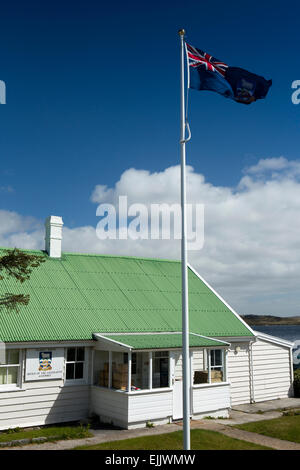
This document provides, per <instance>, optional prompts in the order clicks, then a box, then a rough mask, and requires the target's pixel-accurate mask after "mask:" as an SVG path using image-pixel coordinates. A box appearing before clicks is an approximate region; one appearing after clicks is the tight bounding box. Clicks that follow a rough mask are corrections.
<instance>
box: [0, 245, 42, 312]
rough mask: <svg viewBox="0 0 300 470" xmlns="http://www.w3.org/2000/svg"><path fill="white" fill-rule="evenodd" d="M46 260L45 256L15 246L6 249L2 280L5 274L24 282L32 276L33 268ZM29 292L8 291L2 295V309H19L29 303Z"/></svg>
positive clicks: (1, 265) (1, 263)
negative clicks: (14, 292) (16, 292)
mask: <svg viewBox="0 0 300 470" xmlns="http://www.w3.org/2000/svg"><path fill="white" fill-rule="evenodd" d="M44 261H46V259H45V257H44V256H41V255H32V254H28V253H26V252H24V251H21V250H18V249H17V248H14V249H13V250H4V255H2V256H1V257H0V281H1V280H3V279H4V276H3V275H2V274H4V275H6V276H9V277H13V278H15V279H16V280H17V281H19V282H21V283H23V282H24V281H27V280H28V279H29V278H30V275H31V273H32V270H33V269H34V268H37V267H39V266H40V264H41V263H43V262H44ZM29 299H30V296H29V294H12V293H11V292H6V293H5V294H4V295H1V296H0V309H1V308H6V309H8V310H10V311H12V310H15V311H18V309H19V306H21V305H28V303H29Z"/></svg>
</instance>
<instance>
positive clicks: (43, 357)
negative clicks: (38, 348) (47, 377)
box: [39, 351, 52, 371]
mask: <svg viewBox="0 0 300 470" xmlns="http://www.w3.org/2000/svg"><path fill="white" fill-rule="evenodd" d="M39 359H40V366H39V370H44V371H46V370H52V365H51V363H52V351H47V352H40V358H39Z"/></svg>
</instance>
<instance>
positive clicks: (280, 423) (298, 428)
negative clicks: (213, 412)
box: [235, 411, 300, 443]
mask: <svg viewBox="0 0 300 470" xmlns="http://www.w3.org/2000/svg"><path fill="white" fill-rule="evenodd" d="M235 427H236V428H238V429H244V430H245V431H251V432H257V433H258V434H263V435H264V436H270V437H276V438H277V439H283V440H285V441H292V442H299V443H300V414H297V412H292V411H289V412H287V413H286V415H285V416H282V417H281V418H276V419H269V420H266V421H256V422H253V423H247V424H240V425H238V426H235Z"/></svg>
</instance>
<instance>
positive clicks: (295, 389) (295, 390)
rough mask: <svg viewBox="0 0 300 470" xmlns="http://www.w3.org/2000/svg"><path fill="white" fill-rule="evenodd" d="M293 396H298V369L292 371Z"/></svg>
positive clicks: (299, 382) (299, 379) (299, 374)
mask: <svg viewBox="0 0 300 470" xmlns="http://www.w3.org/2000/svg"><path fill="white" fill-rule="evenodd" d="M294 396H295V397H296V398H300V369H296V370H295V371H294Z"/></svg>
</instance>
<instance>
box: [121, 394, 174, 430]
mask: <svg viewBox="0 0 300 470" xmlns="http://www.w3.org/2000/svg"><path fill="white" fill-rule="evenodd" d="M172 414H173V391H172V389H169V390H165V391H162V390H155V389H153V390H151V393H149V392H148V393H147V392H146V393H137V394H134V395H128V424H129V427H132V426H133V425H135V424H136V423H145V422H147V421H158V420H159V421H162V420H165V422H168V421H169V419H170V418H171V417H172Z"/></svg>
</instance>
